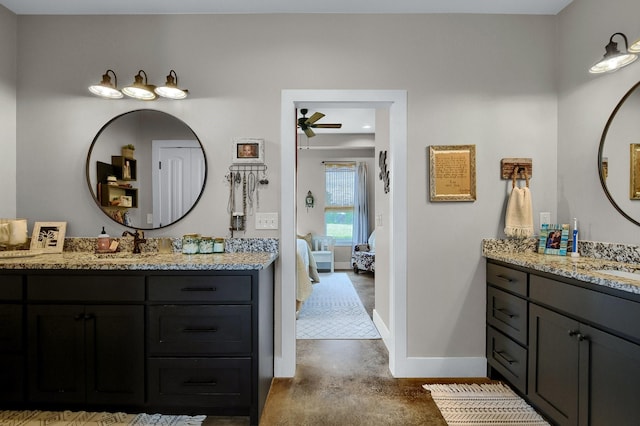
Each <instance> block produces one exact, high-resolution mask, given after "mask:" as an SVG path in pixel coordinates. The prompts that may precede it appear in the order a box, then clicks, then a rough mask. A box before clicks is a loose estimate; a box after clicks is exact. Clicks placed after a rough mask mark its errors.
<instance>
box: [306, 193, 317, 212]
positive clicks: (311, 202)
mask: <svg viewBox="0 0 640 426" xmlns="http://www.w3.org/2000/svg"><path fill="white" fill-rule="evenodd" d="M314 204H315V199H314V198H313V194H312V193H311V191H309V192H307V196H306V197H305V198H304V205H305V206H306V207H307V211H308V210H309V209H310V208H311V209H312V208H313V205H314Z"/></svg>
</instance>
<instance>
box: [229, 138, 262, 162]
mask: <svg viewBox="0 0 640 426" xmlns="http://www.w3.org/2000/svg"><path fill="white" fill-rule="evenodd" d="M232 163H234V164H244V163H253V164H264V139H253V138H235V139H234V140H233V159H232Z"/></svg>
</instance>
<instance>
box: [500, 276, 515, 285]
mask: <svg viewBox="0 0 640 426" xmlns="http://www.w3.org/2000/svg"><path fill="white" fill-rule="evenodd" d="M496 276H497V277H498V278H500V279H501V280H502V281H506V282H508V283H511V282H513V281H514V280H512V279H511V278H509V277H507V276H506V275H496Z"/></svg>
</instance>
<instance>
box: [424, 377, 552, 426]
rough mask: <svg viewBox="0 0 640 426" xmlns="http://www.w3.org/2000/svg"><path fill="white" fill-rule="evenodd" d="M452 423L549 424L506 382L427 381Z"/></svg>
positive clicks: (481, 425) (454, 425)
mask: <svg viewBox="0 0 640 426" xmlns="http://www.w3.org/2000/svg"><path fill="white" fill-rule="evenodd" d="M423 387H424V388H425V389H426V390H428V391H429V392H431V397H432V398H433V401H434V402H435V403H436V405H437V406H438V409H440V412H441V413H442V417H444V419H445V420H446V421H447V424H448V425H449V426H488V425H491V426H496V425H505V426H507V425H508V426H515V425H523V426H548V425H549V423H548V422H546V421H545V420H544V419H543V418H542V416H540V415H539V414H538V413H536V412H535V410H534V409H533V408H532V407H531V406H529V405H528V404H527V403H526V402H525V401H524V400H523V399H522V398H520V397H519V396H518V395H516V394H515V392H513V391H512V390H511V389H510V388H509V387H508V386H506V385H504V384H502V383H486V384H451V385H441V384H435V385H430V384H426V385H423Z"/></svg>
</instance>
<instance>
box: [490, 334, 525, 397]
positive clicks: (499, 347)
mask: <svg viewBox="0 0 640 426" xmlns="http://www.w3.org/2000/svg"><path fill="white" fill-rule="evenodd" d="M487 360H488V361H489V364H490V365H491V366H492V367H493V368H495V369H496V370H497V371H499V372H500V374H502V375H503V376H504V377H505V378H506V379H507V380H508V381H509V383H511V384H512V385H513V386H515V387H516V388H517V389H518V390H519V391H520V392H522V393H523V394H526V393H527V350H526V349H525V348H523V347H522V346H520V345H518V344H517V343H516V342H514V341H513V340H511V339H509V338H508V337H507V336H505V335H504V334H502V333H500V332H499V331H496V330H495V329H494V328H493V327H487Z"/></svg>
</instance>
